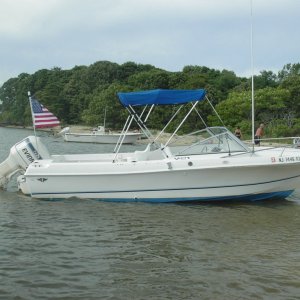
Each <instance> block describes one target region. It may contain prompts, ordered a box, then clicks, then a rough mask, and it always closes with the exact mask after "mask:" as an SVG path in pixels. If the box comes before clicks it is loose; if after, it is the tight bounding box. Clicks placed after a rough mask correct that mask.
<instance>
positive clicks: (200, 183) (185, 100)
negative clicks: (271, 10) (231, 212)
mask: <svg viewBox="0 0 300 300" xmlns="http://www.w3.org/2000/svg"><path fill="white" fill-rule="evenodd" d="M118 96H119V99H120V101H121V103H122V104H123V106H124V107H125V108H126V109H127V110H128V112H129V113H130V115H131V118H132V119H134V120H135V121H136V122H137V124H138V125H139V126H140V128H141V130H142V131H143V133H144V134H145V135H146V136H147V137H148V138H149V139H150V142H149V144H148V145H147V146H146V148H145V150H143V151H134V152H131V153H121V152H120V146H121V144H118V145H117V147H116V151H115V153H107V154H73V155H72V154H71V155H51V154H49V153H48V151H47V149H46V148H45V146H44V145H43V144H42V142H41V140H40V139H39V138H36V137H34V136H32V137H27V138H26V139H24V140H22V141H21V142H19V143H17V144H16V145H14V146H13V147H12V148H11V152H10V155H9V157H8V158H7V159H6V161H4V162H3V163H2V164H1V165H0V181H1V185H2V186H4V185H5V182H6V181H7V180H9V178H10V177H11V176H12V174H14V173H15V172H20V170H21V172H22V173H23V174H22V175H20V176H19V177H18V186H19V189H20V190H21V191H22V192H23V193H24V194H27V195H30V196H32V197H35V198H48V199H59V198H69V197H79V198H97V199H105V200H107V201H144V202H176V201H179V202H183V201H217V200H226V201H229V200H250V201H255V200H264V199H273V198H285V197H287V196H288V195H290V194H291V193H292V192H293V191H294V190H295V189H297V188H299V187H300V150H299V149H298V148H294V147H292V145H291V147H290V148H289V147H286V146H283V147H279V148H273V147H257V148H254V147H248V146H247V145H246V144H244V143H243V142H242V141H241V140H239V139H238V138H236V137H235V136H234V135H233V134H232V133H231V132H230V131H228V130H227V129H226V128H225V127H207V126H206V127H205V128H204V129H201V130H197V131H195V132H194V133H193V134H189V135H187V136H185V137H182V138H180V137H178V136H177V135H176V134H177V132H178V130H179V129H180V128H181V127H182V124H184V122H185V120H186V119H187V118H188V117H189V116H190V115H192V114H194V117H195V116H198V117H199V118H200V119H202V118H201V115H200V113H199V111H198V109H197V106H198V104H199V103H200V102H201V101H204V100H205V101H206V100H207V101H209V100H208V98H207V97H206V95H205V91H204V90H201V89H200V90H192V91H189V90H179V91H178V90H153V91H142V92H133V93H119V94H118ZM209 103H210V102H209ZM156 105H179V109H178V110H177V111H176V112H175V113H174V114H173V116H172V117H171V119H170V122H169V123H168V124H166V126H165V128H163V130H162V131H161V132H160V134H158V136H156V137H154V136H152V135H151V132H150V131H149V130H148V128H147V127H146V125H145V120H143V119H142V114H143V113H141V114H140V115H139V114H138V113H137V110H138V107H139V106H146V107H148V108H149V112H150V111H152V109H153V108H154V107H155V106H156ZM172 107H173V106H172ZM182 107H185V109H187V108H188V109H189V110H188V112H187V114H186V115H185V117H184V118H183V120H182V121H181V122H180V124H179V125H178V127H177V128H176V130H175V131H174V132H173V134H172V135H170V136H169V139H168V140H167V141H165V142H164V143H163V144H161V143H158V141H159V138H160V137H161V136H162V134H163V133H164V132H165V130H166V129H167V127H168V126H169V124H170V123H171V122H173V120H174V119H176V118H177V116H179V115H180V113H178V112H179V111H180V110H181V108H182ZM148 117H149V113H148V114H147V118H148ZM202 121H203V119H202ZM129 123H130V122H129ZM173 141H174V142H175V143H173Z"/></svg>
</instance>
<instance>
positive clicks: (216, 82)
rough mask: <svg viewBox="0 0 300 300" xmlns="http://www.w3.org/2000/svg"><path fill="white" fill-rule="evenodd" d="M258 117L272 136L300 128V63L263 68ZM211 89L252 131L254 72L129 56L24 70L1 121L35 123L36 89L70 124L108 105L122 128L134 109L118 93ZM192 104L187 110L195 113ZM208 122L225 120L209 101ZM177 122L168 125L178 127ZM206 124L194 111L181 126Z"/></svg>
mask: <svg viewBox="0 0 300 300" xmlns="http://www.w3.org/2000/svg"><path fill="white" fill-rule="evenodd" d="M254 86H255V120H256V121H257V122H258V123H259V122H265V123H266V125H267V128H266V133H267V134H269V135H273V136H276V135H279V134H280V135H282V134H284V135H288V134H290V135H291V134H293V135H297V134H299V133H300V64H299V63H298V64H288V65H286V66H284V67H283V69H282V70H281V71H280V72H279V73H278V75H276V74H274V73H273V72H272V71H265V70H264V71H262V72H261V73H260V75H256V76H254ZM198 88H204V89H206V91H207V94H208V98H209V99H210V101H211V103H212V104H213V105H214V106H215V107H216V109H217V111H218V113H219V115H220V116H221V117H222V119H223V121H224V124H225V125H227V126H229V128H231V129H232V130H233V129H234V128H235V127H236V126H240V127H241V129H242V131H243V133H244V136H247V135H250V134H251V78H250V79H247V78H243V77H238V76H236V75H235V73H234V72H232V71H228V70H222V71H219V70H215V69H210V68H208V67H205V66H186V67H184V68H183V70H182V72H168V71H165V70H162V69H159V68H156V67H154V66H152V65H142V64H136V63H134V62H126V63H124V64H122V65H119V64H117V63H112V62H109V61H98V62H96V63H94V64H92V65H90V66H75V67H74V68H73V69H71V70H62V69H60V68H58V67H54V68H52V69H51V70H47V69H42V70H39V71H37V72H36V73H34V74H32V75H29V74H26V73H22V74H20V75H19V76H18V77H17V78H11V79H9V80H7V81H6V82H5V83H4V84H3V85H2V87H1V88H0V100H1V101H0V109H1V114H0V123H2V124H14V125H21V126H28V125H31V124H32V121H31V113H30V106H29V103H28V96H27V92H28V91H31V94H34V95H35V96H36V97H37V98H38V99H39V100H40V101H41V103H42V104H44V105H45V106H46V107H47V108H48V109H49V110H50V111H52V112H53V113H54V114H55V115H57V116H58V118H59V119H60V120H61V121H62V123H63V124H62V125H67V124H70V125H71V124H86V125H90V126H97V125H101V124H102V123H103V121H104V112H105V111H106V127H108V128H111V129H121V128H122V127H123V124H124V122H125V120H126V118H127V116H128V114H127V112H126V110H124V108H123V107H122V106H121V104H120V103H119V101H118V98H117V92H120V91H122V92H126V91H136V90H148V89H198ZM189 108H190V106H187V107H185V108H184V109H183V110H182V111H181V112H180V116H182V115H183V114H184V113H186V112H187V110H188V109H189ZM198 109H200V112H201V115H202V117H203V121H204V122H205V123H207V124H208V125H222V123H221V122H220V121H219V120H218V119H217V118H216V117H215V115H214V113H213V110H212V108H211V106H210V105H209V103H208V102H207V101H204V103H203V104H201V105H200V106H199V108H198ZM174 112H175V108H172V107H171V108H170V109H168V110H166V109H165V108H163V107H158V108H155V110H154V111H153V114H152V115H151V118H149V120H148V126H149V127H150V128H152V129H160V128H162V127H163V126H164V125H165V124H166V123H167V122H168V120H169V118H170V116H171V114H172V113H174ZM177 125H178V123H176V121H175V122H174V123H172V124H171V125H170V127H168V129H167V131H171V130H172V129H173V130H174V129H175V128H176V127H177ZM201 127H203V122H202V120H200V119H199V117H198V115H197V114H196V113H194V112H193V113H192V114H191V116H190V118H189V120H188V121H187V122H186V123H185V124H184V125H183V127H182V129H181V131H180V132H179V133H182V132H187V131H191V130H196V129H197V128H201Z"/></svg>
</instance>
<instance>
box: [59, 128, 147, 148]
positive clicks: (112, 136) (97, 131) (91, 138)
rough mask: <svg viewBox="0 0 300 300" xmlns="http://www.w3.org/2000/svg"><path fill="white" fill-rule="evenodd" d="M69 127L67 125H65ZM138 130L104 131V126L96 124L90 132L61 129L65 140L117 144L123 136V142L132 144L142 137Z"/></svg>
mask: <svg viewBox="0 0 300 300" xmlns="http://www.w3.org/2000/svg"><path fill="white" fill-rule="evenodd" d="M67 128H69V127H67ZM142 135H143V134H142V133H139V132H127V133H126V134H124V133H123V132H121V133H117V132H106V131H105V128H104V126H98V127H97V128H94V129H93V130H92V131H91V132H70V131H69V130H66V129H63V130H62V136H63V138H64V141H66V142H77V143H99V144H117V143H118V141H120V140H121V139H122V138H123V137H124V139H123V144H134V143H136V141H137V140H138V139H140V138H141V137H142Z"/></svg>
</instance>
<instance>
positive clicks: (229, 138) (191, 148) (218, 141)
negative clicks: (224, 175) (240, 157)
mask: <svg viewBox="0 0 300 300" xmlns="http://www.w3.org/2000/svg"><path fill="white" fill-rule="evenodd" d="M169 146H170V148H171V150H172V153H173V154H174V155H193V154H208V153H220V152H221V153H232V152H249V151H250V149H249V148H248V146H247V145H245V144H244V143H243V142H242V141H241V140H239V139H238V138H237V137H235V136H234V135H233V134H232V133H231V132H230V131H228V130H227V129H226V128H224V127H208V128H205V129H203V130H199V131H196V132H193V133H191V134H189V135H186V136H181V137H176V138H175V140H174V141H173V142H172V143H171V144H169Z"/></svg>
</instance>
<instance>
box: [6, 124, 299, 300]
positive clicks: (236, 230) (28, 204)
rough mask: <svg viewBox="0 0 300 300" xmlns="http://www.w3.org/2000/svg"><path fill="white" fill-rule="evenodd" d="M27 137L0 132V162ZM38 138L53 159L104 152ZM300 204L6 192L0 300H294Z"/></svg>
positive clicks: (11, 131)
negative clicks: (45, 197)
mask: <svg viewBox="0 0 300 300" xmlns="http://www.w3.org/2000/svg"><path fill="white" fill-rule="evenodd" d="M29 134H32V132H30V131H27V130H17V129H4V128H0V158H1V161H2V160H3V159H4V158H6V157H7V154H8V151H9V148H10V147H11V146H12V145H13V144H14V143H15V142H16V141H19V140H20V139H21V138H23V137H25V136H27V135H29ZM44 137H45V141H46V143H47V145H48V147H49V148H50V149H51V152H52V153H60V152H61V151H64V150H67V151H68V152H69V153H71V152H72V153H79V152H86V151H88V152H97V151H98V152H103V151H105V149H104V147H103V146H100V145H84V144H71V143H64V142H62V141H59V140H58V139H54V138H53V137H47V134H44ZM106 147H107V146H106ZM109 147H111V146H108V148H109ZM106 150H109V149H106ZM299 199H300V191H299V192H296V193H294V195H293V196H292V197H290V198H289V199H287V200H281V201H276V202H262V203H252V204H245V203H234V204H228V205H227V204H226V205H225V204H223V205H222V204H218V205H203V204H198V205H175V204H164V205H159V204H157V205H153V204H152V205H151V204H143V203H132V204H130V203H127V204H124V203H108V202H101V201H90V200H79V199H69V200H64V201H56V202H55V201H41V200H34V199H31V198H29V197H26V196H23V195H21V194H19V193H17V192H16V184H15V183H13V184H11V185H10V186H9V189H8V191H2V192H0V299H300V200H299Z"/></svg>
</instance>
